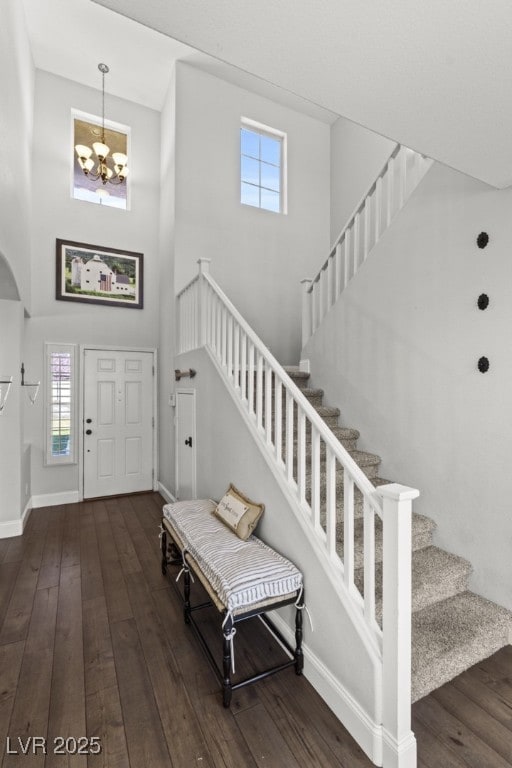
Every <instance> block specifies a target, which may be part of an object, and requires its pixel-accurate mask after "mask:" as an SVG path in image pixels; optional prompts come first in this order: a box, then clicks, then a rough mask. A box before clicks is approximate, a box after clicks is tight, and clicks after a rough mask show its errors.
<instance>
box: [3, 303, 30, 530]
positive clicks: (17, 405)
mask: <svg viewBox="0 0 512 768" xmlns="http://www.w3.org/2000/svg"><path fill="white" fill-rule="evenodd" d="M0 337H1V340H0V379H3V377H4V376H12V377H13V383H12V385H11V389H10V392H9V396H8V399H7V402H6V404H5V408H4V410H3V412H2V413H0V538H3V537H4V536H15V535H19V534H20V533H21V528H20V527H19V526H20V525H21V523H20V519H21V514H22V512H23V509H22V494H21V487H22V484H23V483H24V477H23V476H22V464H21V454H22V441H23V437H22V435H23V432H22V416H21V395H22V390H21V387H20V385H19V382H20V377H19V371H20V367H21V345H22V339H23V308H22V305H21V303H20V302H19V301H1V300H0Z"/></svg>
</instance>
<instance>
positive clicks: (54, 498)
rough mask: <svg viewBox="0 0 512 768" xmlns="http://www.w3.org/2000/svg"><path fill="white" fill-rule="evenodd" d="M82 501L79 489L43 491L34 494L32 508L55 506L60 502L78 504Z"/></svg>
mask: <svg viewBox="0 0 512 768" xmlns="http://www.w3.org/2000/svg"><path fill="white" fill-rule="evenodd" d="M79 501H80V497H79V493H78V491H61V492H60V493H42V494H39V495H37V496H32V508H33V509H38V508H39V507H55V506H57V505H58V504H77V503H78V502H79Z"/></svg>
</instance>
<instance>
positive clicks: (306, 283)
mask: <svg viewBox="0 0 512 768" xmlns="http://www.w3.org/2000/svg"><path fill="white" fill-rule="evenodd" d="M312 282H313V280H311V278H309V277H305V278H304V280H301V281H300V284H301V285H302V347H303V348H304V346H305V344H306V342H307V341H308V339H309V338H310V337H311V334H312V332H313V317H312V314H311V293H310V291H309V289H310V288H311V284H312Z"/></svg>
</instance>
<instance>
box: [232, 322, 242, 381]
mask: <svg viewBox="0 0 512 768" xmlns="http://www.w3.org/2000/svg"><path fill="white" fill-rule="evenodd" d="M233 344H234V355H233V374H234V379H235V387H236V389H238V390H239V389H240V387H241V380H240V326H239V325H238V323H237V322H236V321H235V329H234V342H233Z"/></svg>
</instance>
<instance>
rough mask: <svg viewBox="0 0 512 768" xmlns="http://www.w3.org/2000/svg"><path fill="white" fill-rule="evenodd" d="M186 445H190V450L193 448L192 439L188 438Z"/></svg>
mask: <svg viewBox="0 0 512 768" xmlns="http://www.w3.org/2000/svg"><path fill="white" fill-rule="evenodd" d="M185 445H188V446H189V448H192V437H188V438H187V439H186V440H185Z"/></svg>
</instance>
